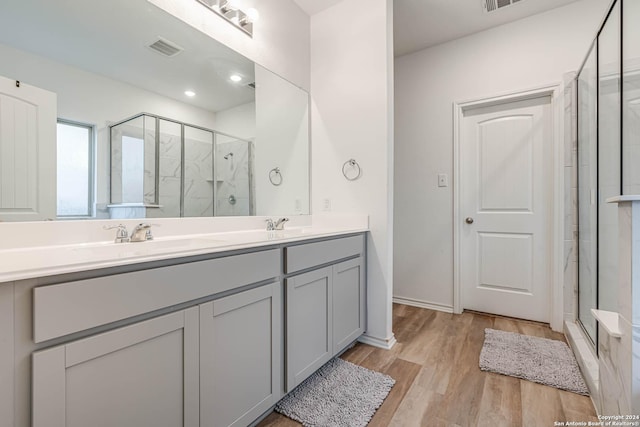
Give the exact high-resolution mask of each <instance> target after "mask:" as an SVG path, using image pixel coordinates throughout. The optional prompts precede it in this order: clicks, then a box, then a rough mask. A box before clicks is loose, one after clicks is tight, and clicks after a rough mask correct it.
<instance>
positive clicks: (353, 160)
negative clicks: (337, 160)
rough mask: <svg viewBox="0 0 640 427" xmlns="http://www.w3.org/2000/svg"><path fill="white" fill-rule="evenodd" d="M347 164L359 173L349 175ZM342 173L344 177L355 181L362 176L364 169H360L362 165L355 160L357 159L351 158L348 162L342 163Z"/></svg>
mask: <svg viewBox="0 0 640 427" xmlns="http://www.w3.org/2000/svg"><path fill="white" fill-rule="evenodd" d="M347 166H351V168H352V169H356V170H357V171H358V173H357V174H356V175H355V176H351V177H349V175H347V170H346V169H347ZM342 175H344V177H345V178H347V179H348V180H349V181H355V180H356V179H358V178H360V175H362V169H360V165H359V164H358V162H356V161H355V159H349V160H347V161H346V162H344V165H342Z"/></svg>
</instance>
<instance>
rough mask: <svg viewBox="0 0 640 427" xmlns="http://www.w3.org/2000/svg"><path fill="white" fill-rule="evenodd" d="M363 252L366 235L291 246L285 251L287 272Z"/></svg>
mask: <svg viewBox="0 0 640 427" xmlns="http://www.w3.org/2000/svg"><path fill="white" fill-rule="evenodd" d="M363 252H364V235H360V236H353V237H346V238H343V239H333V240H325V241H324V242H316V243H307V244H304V245H296V246H289V247H287V248H286V249H285V254H286V256H285V272H286V273H294V272H296V271H300V270H304V269H306V268H312V267H315V266H317V265H322V264H326V263H330V262H333V261H337V260H340V259H344V258H348V257H351V256H356V255H361V254H362V253H363Z"/></svg>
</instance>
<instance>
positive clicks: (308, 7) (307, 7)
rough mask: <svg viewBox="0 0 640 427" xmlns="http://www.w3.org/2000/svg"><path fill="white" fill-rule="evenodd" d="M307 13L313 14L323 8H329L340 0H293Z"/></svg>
mask: <svg viewBox="0 0 640 427" xmlns="http://www.w3.org/2000/svg"><path fill="white" fill-rule="evenodd" d="M293 1H295V2H296V3H297V4H298V6H300V8H301V9H302V10H304V11H305V12H307V15H309V16H311V15H315V14H316V13H318V12H322V11H323V10H325V9H328V8H330V7H331V6H333V5H336V4H338V3H340V2H341V1H342V0H293Z"/></svg>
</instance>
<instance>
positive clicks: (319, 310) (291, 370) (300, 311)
mask: <svg viewBox="0 0 640 427" xmlns="http://www.w3.org/2000/svg"><path fill="white" fill-rule="evenodd" d="M332 281H333V269H332V268H331V267H326V268H321V269H318V270H314V271H311V272H309V273H304V274H299V275H297V276H293V277H291V278H289V279H287V280H286V292H287V304H286V307H287V308H286V313H287V328H286V330H287V332H286V335H287V363H286V365H287V368H286V369H287V383H286V390H287V392H289V391H291V390H292V389H293V388H294V387H295V386H297V385H298V384H300V383H301V382H302V381H304V380H305V379H306V378H307V377H308V376H309V375H311V374H312V373H313V372H315V371H316V370H317V369H318V368H320V367H321V366H322V365H324V364H325V363H326V362H328V361H329V359H331V357H332V356H333V338H332V335H333V324H332V323H333V319H332V315H331V300H332V295H331V292H332Z"/></svg>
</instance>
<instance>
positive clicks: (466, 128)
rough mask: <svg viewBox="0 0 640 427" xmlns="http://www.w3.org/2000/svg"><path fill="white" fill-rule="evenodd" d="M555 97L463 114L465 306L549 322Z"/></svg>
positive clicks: (462, 282) (462, 283) (462, 278)
mask: <svg viewBox="0 0 640 427" xmlns="http://www.w3.org/2000/svg"><path fill="white" fill-rule="evenodd" d="M551 145H552V121H551V99H550V98H549V97H541V98H536V99H531V100H525V101H517V102H511V103H505V104H500V105H494V106H490V107H482V108H475V109H471V110H467V111H465V112H464V118H463V121H462V126H461V141H460V171H461V172H460V220H461V221H462V223H461V224H458V226H459V227H460V230H461V232H460V263H461V265H460V289H461V304H462V308H463V309H470V310H477V311H482V312H486V313H494V314H500V315H504V316H511V317H518V318H523V319H530V320H536V321H541V322H549V320H550V309H549V297H550V292H551V280H550V279H551V277H550V266H551V237H552V222H551V220H552V218H551V214H552V188H551V185H552V179H551V173H552V160H553V157H552V155H553V154H552V146H551Z"/></svg>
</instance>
